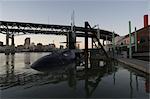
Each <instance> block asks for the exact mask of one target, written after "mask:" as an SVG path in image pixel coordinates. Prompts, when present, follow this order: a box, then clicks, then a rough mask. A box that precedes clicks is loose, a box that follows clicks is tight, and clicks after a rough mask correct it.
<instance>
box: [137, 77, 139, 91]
mask: <svg viewBox="0 0 150 99" xmlns="http://www.w3.org/2000/svg"><path fill="white" fill-rule="evenodd" d="M136 90H137V91H139V83H138V76H137V75H136Z"/></svg>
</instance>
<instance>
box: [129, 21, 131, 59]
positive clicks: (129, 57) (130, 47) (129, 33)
mask: <svg viewBox="0 0 150 99" xmlns="http://www.w3.org/2000/svg"><path fill="white" fill-rule="evenodd" d="M129 38H130V43H129V58H132V45H131V21H129Z"/></svg>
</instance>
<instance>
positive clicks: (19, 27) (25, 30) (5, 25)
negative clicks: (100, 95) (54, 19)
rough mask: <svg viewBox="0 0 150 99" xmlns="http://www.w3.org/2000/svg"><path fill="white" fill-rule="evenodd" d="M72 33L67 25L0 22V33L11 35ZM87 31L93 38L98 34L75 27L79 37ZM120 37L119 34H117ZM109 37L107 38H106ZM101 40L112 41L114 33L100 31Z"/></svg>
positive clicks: (91, 30) (92, 30) (94, 30)
mask: <svg viewBox="0 0 150 99" xmlns="http://www.w3.org/2000/svg"><path fill="white" fill-rule="evenodd" d="M70 31H71V26H67V25H53V24H38V23H25V22H10V21H0V33H2V34H7V33H9V34H11V35H24V34H54V35H67V34H68V33H69V32H70ZM85 31H88V32H89V34H88V37H92V36H93V34H92V33H97V29H85V28H84V27H77V26H75V32H76V36H77V37H85ZM115 36H118V34H115ZM106 37H107V38H106ZM99 38H100V39H103V40H106V39H107V40H109V41H111V40H112V32H109V31H106V30H100V37H99Z"/></svg>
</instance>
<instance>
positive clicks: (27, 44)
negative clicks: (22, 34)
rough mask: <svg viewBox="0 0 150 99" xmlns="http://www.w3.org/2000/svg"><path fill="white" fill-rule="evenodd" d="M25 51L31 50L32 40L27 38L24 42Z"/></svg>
mask: <svg viewBox="0 0 150 99" xmlns="http://www.w3.org/2000/svg"><path fill="white" fill-rule="evenodd" d="M24 46H25V49H29V47H30V38H26V39H25V42H24Z"/></svg>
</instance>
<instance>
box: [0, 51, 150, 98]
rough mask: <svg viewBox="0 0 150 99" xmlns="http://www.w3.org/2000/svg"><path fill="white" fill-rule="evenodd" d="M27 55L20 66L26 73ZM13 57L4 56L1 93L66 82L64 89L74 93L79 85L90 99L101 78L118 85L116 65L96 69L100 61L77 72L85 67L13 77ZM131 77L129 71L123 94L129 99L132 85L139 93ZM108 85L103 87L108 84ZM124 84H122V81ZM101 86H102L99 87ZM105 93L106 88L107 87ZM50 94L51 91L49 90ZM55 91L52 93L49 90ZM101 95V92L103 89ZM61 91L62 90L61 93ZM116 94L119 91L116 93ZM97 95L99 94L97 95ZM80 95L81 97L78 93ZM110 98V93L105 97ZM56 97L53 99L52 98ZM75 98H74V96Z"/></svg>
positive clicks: (106, 65) (116, 63) (138, 83)
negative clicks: (4, 70) (4, 65)
mask: <svg viewBox="0 0 150 99" xmlns="http://www.w3.org/2000/svg"><path fill="white" fill-rule="evenodd" d="M30 57H31V54H30V53H25V54H24V64H25V66H26V67H27V68H25V69H30V63H31V60H30V59H31V58H30ZM14 61H15V56H14V55H7V56H6V73H5V74H4V75H0V89H1V90H2V91H5V90H6V89H10V88H15V86H20V87H23V89H32V88H36V87H37V86H38V87H40V86H45V85H48V86H52V85H57V84H60V83H63V82H67V85H68V86H69V88H72V89H74V90H78V89H77V87H78V84H79V82H81V81H83V83H82V86H83V87H84V92H85V94H86V96H85V97H87V98H90V97H92V96H93V95H95V93H96V92H97V91H96V89H97V90H98V89H99V87H100V85H101V84H102V83H103V80H104V78H107V77H109V76H111V77H110V78H109V79H112V83H113V86H117V84H118V83H119V82H120V81H119V80H118V79H119V78H117V77H118V76H121V75H116V73H118V71H119V67H117V65H118V62H116V61H105V62H104V66H100V60H90V66H91V68H88V69H83V70H81V69H80V70H79V69H77V67H76V66H79V67H80V66H81V64H82V66H85V65H86V64H83V63H81V62H82V61H76V62H75V63H72V64H69V66H68V67H71V68H68V69H67V70H63V69H62V70H59V71H55V72H52V71H47V72H38V73H30V74H28V73H19V74H15V73H14V70H15V69H16V70H17V68H15V67H14V66H15V64H16V63H15V62H14ZM133 75H135V73H133V72H132V71H130V75H129V81H130V83H128V81H127V84H128V86H130V89H128V90H127V92H126V93H128V92H130V94H129V96H127V97H130V98H133V94H134V90H133V88H134V86H133V84H136V89H137V92H138V91H139V92H140V90H139V86H141V85H140V84H141V83H140V82H139V79H138V77H139V76H138V75H135V77H136V79H135V83H134V81H133V80H134V79H133ZM148 78H149V76H148V77H147V78H146V80H145V85H144V87H145V91H146V92H149V79H148ZM109 81H111V80H108V82H106V83H109ZM123 82H126V81H123ZM102 85H103V84H102ZM108 89H109V90H111V88H109V84H108ZM49 90H51V89H49ZM53 90H55V89H53ZM103 90H104V91H105V89H103ZM63 91H65V89H63ZM119 91H120V90H119ZM119 91H116V93H119ZM99 93H100V92H99ZM81 94H82V93H81ZM109 94H111V93H109ZM56 97H57V96H56ZM77 97H78V96H77ZM108 97H109V96H108Z"/></svg>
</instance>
